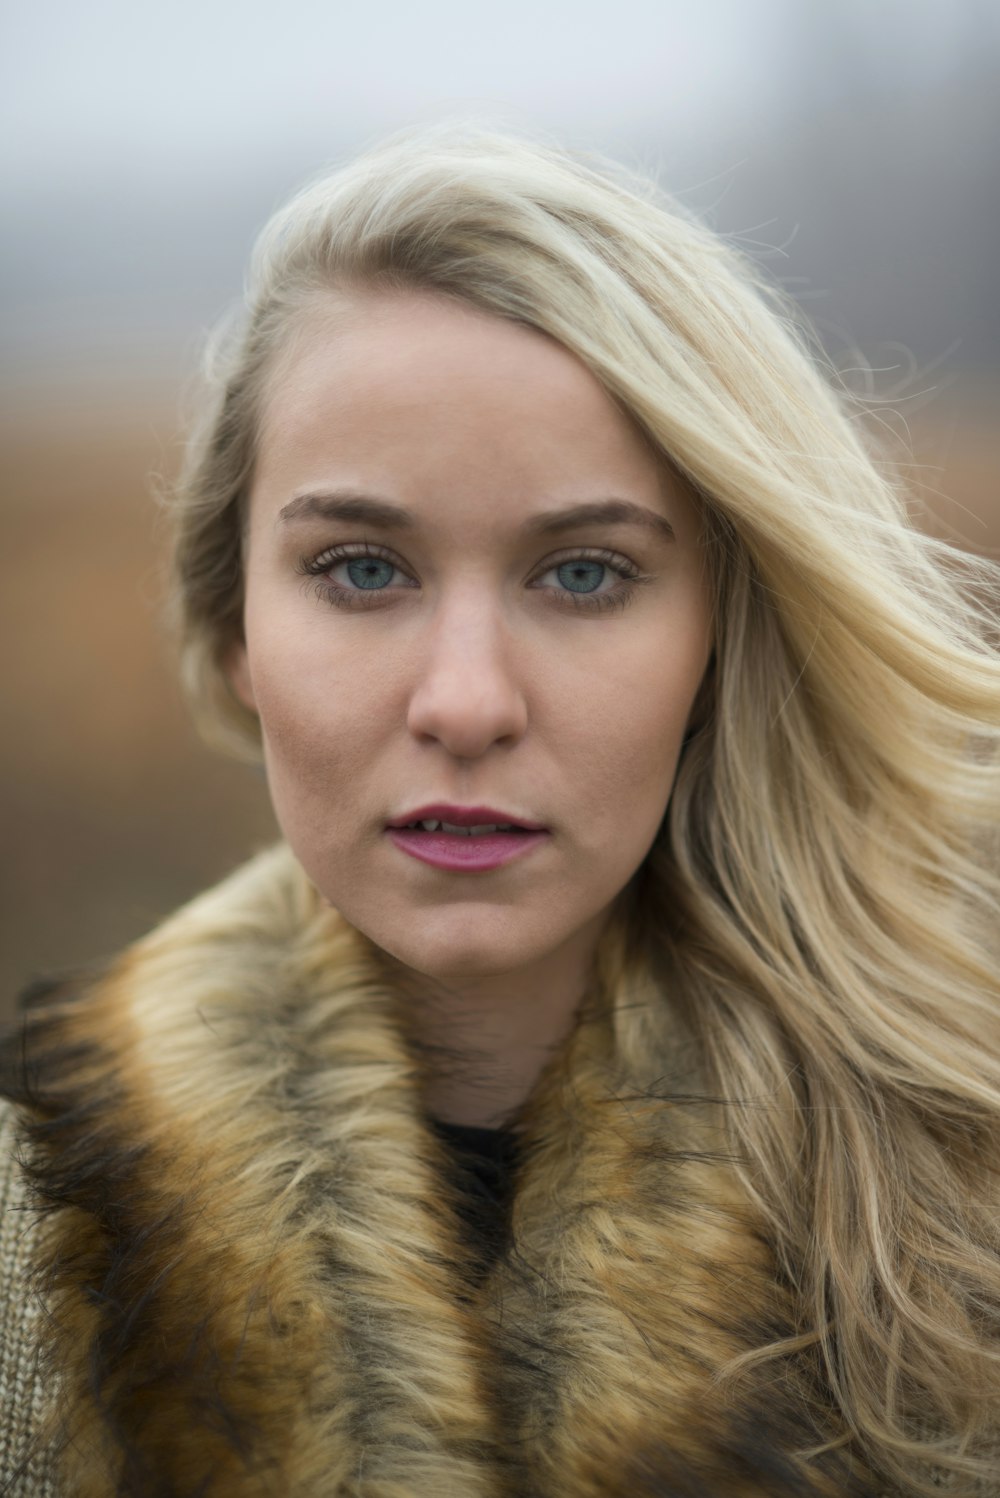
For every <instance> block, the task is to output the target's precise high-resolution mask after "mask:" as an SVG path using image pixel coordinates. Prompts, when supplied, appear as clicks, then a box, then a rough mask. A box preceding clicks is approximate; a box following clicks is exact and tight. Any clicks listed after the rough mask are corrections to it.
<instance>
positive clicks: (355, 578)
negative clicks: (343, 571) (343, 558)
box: [347, 557, 396, 589]
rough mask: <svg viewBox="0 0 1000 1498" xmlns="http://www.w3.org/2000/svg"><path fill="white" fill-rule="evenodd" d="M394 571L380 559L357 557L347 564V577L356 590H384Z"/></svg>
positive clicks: (390, 565)
mask: <svg viewBox="0 0 1000 1498" xmlns="http://www.w3.org/2000/svg"><path fill="white" fill-rule="evenodd" d="M380 569H381V571H380ZM395 570H396V569H395V568H394V566H393V564H392V563H391V562H386V561H383V560H382V558H381V557H357V558H356V559H355V560H354V561H353V562H348V564H347V575H348V577H349V578H350V579H351V582H352V583H354V584H355V586H356V587H358V588H368V589H371V588H384V587H386V586H388V583H389V579H390V577H391V576H392V574H393V572H394V571H395Z"/></svg>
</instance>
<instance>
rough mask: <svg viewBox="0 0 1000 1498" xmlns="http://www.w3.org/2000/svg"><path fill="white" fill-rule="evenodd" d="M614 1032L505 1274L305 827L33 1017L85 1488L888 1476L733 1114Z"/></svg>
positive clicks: (318, 1488) (714, 1485)
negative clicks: (827, 1368) (465, 1220)
mask: <svg viewBox="0 0 1000 1498" xmlns="http://www.w3.org/2000/svg"><path fill="white" fill-rule="evenodd" d="M601 961H602V962H604V963H605V966H606V964H607V961H608V959H607V958H606V957H604V958H602V959H601ZM600 987H601V985H600V984H598V988H600ZM606 991H607V990H606ZM648 999H649V995H646V997H645V1000H643V997H642V995H639V996H638V997H637V995H636V994H635V993H633V994H632V995H631V1000H632V1002H631V1007H632V1008H633V1010H635V1011H636V1012H639V1011H643V1010H645V1012H646V1014H647V1018H648V1014H649V1012H651V1010H652V1008H653V1007H656V1006H652V1005H651V1004H650V1003H649V1002H648ZM663 1007H665V1006H663V1005H662V1004H660V1005H659V1006H658V1008H660V1009H662V1008H663ZM619 1020H620V1015H617V1014H616V1013H614V1012H611V1006H610V1005H609V1004H608V1003H607V1002H606V1001H602V1000H601V998H600V994H598V995H597V998H596V999H595V1001H594V1002H593V1003H589V1004H588V1006H586V1007H585V1009H584V1011H583V1013H582V1015H581V1019H580V1022H579V1023H578V1025H577V1028H576V1030H575V1031H574V1034H573V1036H572V1037H571V1039H570V1041H569V1042H568V1043H567V1045H566V1046H565V1048H564V1051H563V1053H562V1054H560V1055H559V1056H558V1057H557V1058H556V1059H555V1060H554V1061H553V1062H552V1063H551V1065H550V1066H549V1067H548V1068H547V1070H546V1072H545V1073H544V1074H543V1076H542V1078H541V1080H540V1082H539V1084H538V1086H537V1087H536V1089H535V1091H534V1093H533V1095H532V1097H531V1099H530V1100H529V1102H528V1104H527V1105H526V1106H525V1108H524V1109H523V1111H522V1113H521V1115H519V1118H518V1120H517V1122H516V1128H517V1129H518V1131H519V1133H520V1136H521V1141H522V1158H521V1164H520V1166H519V1173H518V1177H517V1182H516V1190H515V1197H514V1206H513V1216H512V1226H511V1241H510V1243H509V1246H508V1248H507V1251H506V1253H505V1254H504V1255H503V1257H502V1258H501V1260H500V1261H499V1262H498V1263H497V1264H496V1265H495V1266H494V1268H493V1269H492V1270H491V1271H490V1273H489V1275H488V1276H487V1277H486V1278H483V1276H482V1275H477V1274H476V1273H474V1272H473V1270H472V1268H471V1267H470V1257H471V1256H470V1254H469V1252H468V1249H467V1246H466V1244H465V1242H464V1240H463V1237H462V1228H461V1220H460V1213H459V1211H458V1209H457V1206H456V1202H455V1200H454V1198H453V1187H452V1186H450V1185H449V1176H450V1172H449V1169H448V1162H447V1159H446V1158H445V1155H444V1150H445V1146H444V1145H443V1144H442V1142H441V1141H440V1140H439V1139H438V1138H437V1136H436V1134H435V1132H434V1130H433V1129H432V1128H431V1127H430V1126H429V1124H428V1121H427V1120H426V1118H425V1116H424V1114H423V1112H422V1108H421V1102H420V1096H421V1092H420V1079H421V1062H420V1059H419V1056H418V1054H417V1052H416V1050H415V1048H414V1047H413V1046H412V1045H411V1044H409V1043H408V1041H407V1039H406V1034H405V1015H404V1014H403V1013H402V1010H401V1006H400V997H399V991H398V985H395V986H394V985H393V984H392V983H391V982H390V981H389V978H388V975H387V968H386V965H385V959H384V958H383V956H382V954H380V953H379V952H378V951H377V949H375V948H374V947H373V946H372V944H371V943H370V942H368V941H367V939H366V938H364V937H363V936H362V935H361V934H360V933H359V932H357V931H356V930H355V929H354V928H352V927H351V926H350V925H349V924H348V923H347V922H346V921H345V920H344V919H343V918H342V917H341V916H339V915H338V914H337V912H335V911H334V910H332V909H331V908H330V907H329V906H328V905H327V904H326V903H325V902H324V901H323V900H322V898H321V897H320V896H319V895H318V894H317V892H316V891H315V889H314V888H313V887H312V885H311V884H310V883H309V881H308V880H307V878H306V876H305V875H304V873H303V872H302V870H301V869H300V867H299V866H298V864H297V863H296V862H295V860H294V859H293V857H292V855H291V854H290V852H289V851H288V850H287V848H284V847H279V848H277V849H275V850H272V851H270V852H268V853H266V854H263V855H261V856H260V857H259V858H257V859H255V860H254V861H253V862H252V863H250V864H249V865H247V866H246V867H245V868H244V869H242V870H240V871H239V872H238V873H237V874H236V875H234V876H233V877H231V878H230V879H228V880H227V881H226V882H225V883H223V884H222V885H220V886H219V887H218V888H217V889H215V890H212V891H210V892H209V893H208V894H206V895H204V896H202V897H201V898H199V899H198V900H196V901H194V902H193V903H192V904H191V905H189V906H187V907H186V908H185V909H183V910H182V911H181V912H180V913H179V914H177V915H176V916H174V917H173V918H172V919H171V920H170V921H168V922H167V923H166V924H165V925H163V926H162V927H160V928H159V929H158V930H157V931H155V932H154V933H153V934H152V935H151V936H150V937H148V938H146V939H144V940H143V941H141V942H139V943H138V944H137V945H135V946H134V947H132V948H130V949H129V950H128V951H126V953H125V954H124V955H123V956H122V957H121V958H120V959H118V960H117V962H116V963H115V964H114V965H113V966H111V968H110V969H109V970H108V971H107V972H106V973H104V974H103V975H101V976H100V977H98V978H96V979H94V980H92V981H91V982H89V983H88V984H86V985H83V986H82V987H80V988H78V989H77V990H75V991H73V992H69V991H66V990H56V991H55V992H50V993H48V994H47V995H46V996H44V997H43V998H42V999H41V1000H40V1001H38V1002H36V1003H35V1004H34V1005H33V1006H32V1008H31V1010H30V1011H29V1016H28V1019H27V1022H26V1028H25V1030H24V1032H23V1034H22V1036H21V1037H20V1039H19V1041H18V1044H17V1046H16V1047H14V1048H11V1047H8V1052H7V1063H6V1065H7V1071H6V1080H5V1085H4V1088H3V1090H5V1091H7V1092H8V1094H11V1093H14V1094H16V1097H17V1100H18V1101H19V1103H20V1105H21V1109H22V1116H26V1117H27V1118H29V1119H30V1120H31V1122H30V1126H29V1130H28V1136H27V1137H28V1148H29V1150H30V1157H31V1161H32V1164H31V1174H32V1180H33V1189H34V1193H35V1198H36V1201H38V1202H39V1203H40V1204H41V1205H42V1206H43V1208H44V1209H45V1214H46V1215H45V1222H44V1231H43V1234H42V1238H41V1242H42V1249H41V1251H40V1254H39V1258H40V1263H39V1273H40V1277H41V1278H40V1283H41V1285H42V1287H43V1293H44V1297H45V1301H46V1305H47V1310H48V1314H47V1317H46V1320H45V1326H46V1341H47V1348H46V1352H47V1357H48V1358H49V1360H50V1366H51V1369H52V1370H53V1373H54V1375H55V1377H56V1378H57V1380H58V1389H59V1396H58V1399H57V1400H56V1401H54V1409H53V1415H52V1418H53V1427H52V1433H51V1439H52V1441H53V1442H54V1443H56V1444H57V1445H58V1448H59V1451H60V1457H59V1461H60V1464H61V1465H60V1472H61V1490H64V1491H65V1492H66V1493H67V1494H72V1495H74V1498H111V1495H135V1498H139V1495H142V1498H194V1495H198V1498H793V1495H794V1498H849V1495H852V1498H862V1495H864V1498H871V1495H875V1494H877V1493H881V1492H882V1491H883V1489H882V1488H881V1487H880V1486H879V1485H878V1484H877V1483H876V1482H875V1481H874V1479H873V1477H872V1474H871V1473H870V1472H869V1471H868V1469H867V1468H866V1467H865V1464H864V1462H863V1460H862V1459H861V1457H860V1456H859V1453H858V1452H857V1450H856V1449H854V1448H853V1447H852V1444H851V1441H850V1439H849V1435H848V1432H847V1431H846V1430H845V1429H844V1423H843V1420H842V1417H840V1415H839V1413H838V1411H837V1409H836V1406H835V1404H834V1401H833V1400H832V1399H831V1397H830V1395H829V1393H828V1391H827V1389H826V1388H825V1385H824V1382H823V1379H822V1376H821V1372H820V1367H819V1363H818V1359H817V1354H816V1347H815V1337H813V1336H811V1335H810V1334H809V1329H808V1328H805V1327H803V1326H801V1325H800V1324H799V1322H798V1320H797V1317H796V1309H795V1302H794V1297H793V1295H792V1292H791V1290H790V1288H789V1287H788V1286H786V1285H785V1284H784V1283H783V1282H782V1279H781V1276H780V1275H779V1273H778V1271H777V1268H776V1265H775V1261H774V1257H773V1254H772V1251H771V1249H770V1247H769V1245H768V1242H767V1240H766V1237H765V1236H764V1234H763V1233H762V1231H761V1230H760V1227H759V1224H758V1222H757V1221H756V1219H755V1215H754V1211H753V1209H752V1206H751V1203H750V1201H749V1199H748V1195H747V1192H746V1190H745V1188H743V1187H742V1186H741V1185H740V1183H739V1179H738V1176H737V1174H736V1172H735V1171H734V1169H733V1166H732V1162H731V1159H730V1157H729V1156H728V1155H727V1151H726V1146H725V1136H724V1130H723V1120H722V1117H721V1110H720V1109H719V1108H718V1106H717V1105H716V1104H714V1103H712V1102H711V1101H710V1100H706V1099H705V1098H704V1097H699V1096H697V1095H695V1094H694V1093H693V1090H692V1087H691V1076H690V1073H689V1072H688V1071H687V1070H686V1068H685V1070H684V1072H683V1075H682V1076H679V1075H678V1073H677V1071H676V1070H674V1071H673V1072H672V1071H671V1068H672V1066H675V1065H676V1063H675V1062H674V1061H672V1060H671V1056H672V1055H673V1054H674V1052H673V1051H672V1049H671V1048H670V1047H669V1046H668V1044H667V1041H666V1040H664V1039H663V1038H660V1039H659V1040H658V1039H656V1032H655V1030H653V1031H650V1030H648V1029H647V1030H646V1031H644V1032H643V1033H642V1034H641V1035H639V1032H638V1031H637V1032H636V1033H635V1036H634V1037H633V1041H632V1042H631V1043H627V1042H626V1040H623V1039H622V1033H623V1032H621V1030H620V1025H619ZM651 1036H652V1038H651ZM630 1044H631V1049H630ZM778 1339H785V1350H784V1351H783V1353H782V1354H781V1355H780V1356H778V1357H776V1358H771V1359H768V1360H758V1361H754V1360H753V1359H751V1358H747V1359H745V1360H744V1363H743V1366H742V1369H741V1370H737V1371H736V1372H732V1371H731V1370H727V1364H729V1363H731V1361H732V1360H733V1359H734V1357H736V1356H737V1355H739V1354H749V1353H751V1352H752V1351H753V1350H754V1349H758V1348H760V1347H763V1346H764V1345H766V1344H771V1343H774V1342H775V1341H777V1340H778Z"/></svg>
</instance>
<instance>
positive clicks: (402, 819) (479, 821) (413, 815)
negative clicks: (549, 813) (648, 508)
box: [389, 801, 546, 832]
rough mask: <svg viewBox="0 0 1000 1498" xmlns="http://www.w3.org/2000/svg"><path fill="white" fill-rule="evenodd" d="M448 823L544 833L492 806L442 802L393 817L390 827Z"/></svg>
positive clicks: (536, 824) (536, 825)
mask: <svg viewBox="0 0 1000 1498" xmlns="http://www.w3.org/2000/svg"><path fill="white" fill-rule="evenodd" d="M430 820H435V821H438V822H450V823H451V825H452V826H453V827H484V826H493V825H495V824H497V823H502V824H503V825H505V826H511V827H523V828H524V829H525V831H527V832H544V831H545V830H546V829H545V827H544V825H543V824H542V823H541V822H529V821H528V819H527V818H526V817H519V816H517V815H516V814H515V813H514V812H510V811H497V809H496V807H494V806H449V805H448V804H447V803H446V802H444V801H435V802H434V803H433V804H432V805H430V806H418V807H416V808H415V809H414V810H413V811H406V812H403V813H402V815H401V816H398V817H393V818H392V820H391V822H390V823H389V826H390V827H406V826H408V824H409V823H410V822H427V821H430Z"/></svg>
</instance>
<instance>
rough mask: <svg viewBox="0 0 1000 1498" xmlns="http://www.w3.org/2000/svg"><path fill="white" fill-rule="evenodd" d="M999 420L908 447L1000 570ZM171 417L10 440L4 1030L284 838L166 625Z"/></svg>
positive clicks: (28, 416) (18, 413) (978, 404)
mask: <svg viewBox="0 0 1000 1498" xmlns="http://www.w3.org/2000/svg"><path fill="white" fill-rule="evenodd" d="M998 412H1000V399H998V393H997V391H996V390H995V389H992V388H989V387H986V386H976V387H973V388H966V389H962V390H961V392H959V391H958V390H955V391H952V392H950V393H949V395H948V396H947V397H942V398H939V399H938V401H937V403H936V404H935V405H934V406H933V408H925V409H924V411H923V412H922V413H921V414H920V415H919V416H911V417H910V418H909V429H910V438H911V441H912V444H913V448H914V453H915V456H916V459H917V465H916V466H915V468H914V469H913V476H914V479H915V480H916V481H917V482H918V484H919V487H920V490H921V492H922V497H923V499H924V501H925V502H926V503H928V504H930V505H932V506H933V507H934V508H935V510H936V512H937V516H938V520H937V522H936V524H937V526H938V527H939V528H943V529H944V530H945V531H946V533H948V534H950V535H952V536H953V537H954V538H955V539H960V540H962V542H963V544H968V545H971V546H973V547H975V548H976V549H980V550H983V551H990V550H992V552H993V554H994V555H997V556H1000V442H998V438H997V428H998V420H997V417H998ZM172 413H173V408H172V400H171V397H169V396H167V397H160V396H159V395H156V394H153V395H148V394H147V395H143V396H142V397H141V398H140V397H139V396H136V397H135V398H133V400H132V401H130V402H123V401H116V402H114V403H111V402H105V403H103V404H102V403H101V402H99V401H93V402H92V403H91V404H90V405H89V406H83V405H81V404H80V401H79V398H78V397H74V396H71V395H70V394H66V395H64V396H62V397H60V396H59V395H58V394H57V393H56V392H51V393H50V395H49V397H48V399H47V401H46V403H45V405H44V406H42V405H40V404H39V405H29V404H27V403H25V402H24V401H21V402H20V403H19V406H18V407H17V408H14V409H11V410H10V411H9V412H8V415H7V416H6V417H5V418H4V423H3V425H2V427H0V464H2V486H3V487H2V497H0V505H2V508H0V525H2V527H3V533H4V545H3V547H2V553H0V610H2V615H0V617H2V635H0V638H2V641H3V653H4V666H3V693H4V698H3V707H4V732H3V734H2V736H0V813H2V818H3V826H4V829H5V837H4V842H5V846H6V857H5V859H4V868H3V887H2V907H0V909H2V916H0V923H2V924H0V1017H2V1016H3V1015H4V1014H9V1013H10V1011H11V1009H12V1007H13V1002H14V996H15V994H16V992H17V991H18V990H19V989H20V988H21V987H22V986H23V985H24V983H25V982H26V981H27V980H29V979H30V978H32V977H34V976H37V975H40V974H43V973H49V972H53V971H58V970H59V969H62V968H65V967H67V966H72V965H75V964H79V963H83V962H89V961H93V960H100V959H101V958H102V957H104V956H107V955H110V954H111V953H113V952H114V951H115V950H116V949H117V948H119V947H120V946H121V945H122V944H123V943H124V942H126V941H128V940H129V939H130V938H132V937H134V936H136V935H138V934H139V933H141V932H142V931H143V930H145V929H146V928H147V927H148V926H149V925H150V924H151V923H152V922H154V921H155V920H157V919H158V918H159V917H160V916H162V915H163V914H165V913H166V912H167V911H169V910H170V909H172V908H173V907H174V906H175V905H176V904H178V903H179V902H180V901H181V900H182V899H184V898H186V897H187V896H189V895H191V894H193V893H195V892H196V891H197V890H199V889H200V888H202V887H203V886H204V885H205V884H206V883H208V882H209V881H210V880H212V879H214V878H216V877H218V876H220V875H221V874H223V873H224V872H225V871H226V870H227V869H228V868H230V867H231V866H233V865H234V864H235V863H236V862H238V861H239V860H241V859H242V858H243V857H245V856H246V855H248V854H249V853H250V852H251V851H253V849H254V848H256V847H258V846H261V845H262V844H264V843H265V842H267V841H268V840H269V839H270V838H272V837H273V836H275V835H276V829H275V825H274V822H273V818H272V816H271V812H270V809H269V805H268V802H267V797H266V792H265V789H264V786H263V783H262V780H261V778H260V777H259V776H258V775H257V774H256V773H255V772H254V771H252V770H249V769H247V768H245V767H243V766H239V765H235V764H231V763H228V762H226V761H224V760H221V759H218V758H216V757H215V756H213V755H211V754H210V753H209V752H208V751H207V750H205V749H203V748H201V747H200V746H199V744H198V742H197V741H196V739H195V737H194V734H193V732H192V730H191V729H190V728H189V726H188V723H187V720H186V717H185V712H184V708H183V705H182V703H181V700H180V696H179V692H178V690H177V688H176V687H175V685H174V681H173V676H172V670H171V665H170V658H169V652H168V650H167V646H166V643H165V641H164V640H163V638H162V635H161V633H160V631H159V629H158V625H157V622H156V606H157V600H158V596H159V577H158V557H159V555H160V554H161V551H162V547H161V542H160V537H159V536H158V517H157V510H156V506H155V504H154V503H153V500H152V498H151V485H150V476H151V474H152V473H154V472H161V473H162V472H170V471H171V469H172V467H173V465H174V462H175V459H176V439H175V422H174V418H173V414H172Z"/></svg>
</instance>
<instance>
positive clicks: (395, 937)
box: [342, 909, 553, 988]
mask: <svg viewBox="0 0 1000 1498" xmlns="http://www.w3.org/2000/svg"><path fill="white" fill-rule="evenodd" d="M342 914H344V915H345V916H346V917H347V919H348V920H350V921H351V922H352V924H353V925H356V926H357V927H358V929H359V930H361V931H363V932H364V933H365V935H366V936H367V937H368V938H369V939H370V940H371V941H373V942H374V943H375V945H376V946H377V947H380V948H381V950H382V951H383V952H386V953H387V954H388V955H389V956H390V957H392V958H395V960H396V961H397V962H399V963H401V964H402V965H403V966H404V967H405V968H409V969H410V970H411V971H412V972H415V973H419V974H421V976H423V977H425V978H429V979H431V980H432V981H433V982H436V983H440V984H441V985H442V986H443V987H446V988H453V987H460V986H463V985H468V984H471V983H475V982H477V981H478V980H481V979H486V978H495V977H499V976H501V975H502V974H504V973H510V972H515V971H517V969H519V968H521V967H524V966H526V965H527V964H530V963H532V962H534V961H537V960H538V958H540V957H544V956H545V955H546V954H547V953H548V952H549V951H550V950H551V947H552V945H553V943H551V942H546V943H537V942H533V941H531V940H530V939H529V938H528V936H527V933H519V932H517V931H516V929H515V928H516V925H517V922H516V920H515V921H512V920H511V918H510V914H509V912H505V915H504V918H503V920H502V921H501V920H497V919H496V917H495V916H494V918H493V919H492V920H491V919H490V918H489V916H488V915H485V916H484V918H483V919H482V921H477V920H476V919H475V918H474V917H470V915H469V912H468V910H467V909H466V910H465V911H461V910H460V911H455V912H452V914H451V917H450V918H444V919H440V918H439V919H437V920H435V919H434V918H433V916H431V915H430V913H428V912H424V913H423V915H422V916H420V917H418V920H419V922H420V929H415V927H414V924H413V922H412V919H411V920H410V921H408V922H405V923H404V922H399V923H398V924H397V923H391V922H387V921H385V920H381V921H374V922H369V923H366V922H365V921H364V920H363V919H360V920H359V919H356V918H354V917H353V916H352V915H351V913H350V911H347V910H344V911H342ZM515 954H516V960H514V961H512V960H511V959H512V956H514V955H515Z"/></svg>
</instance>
